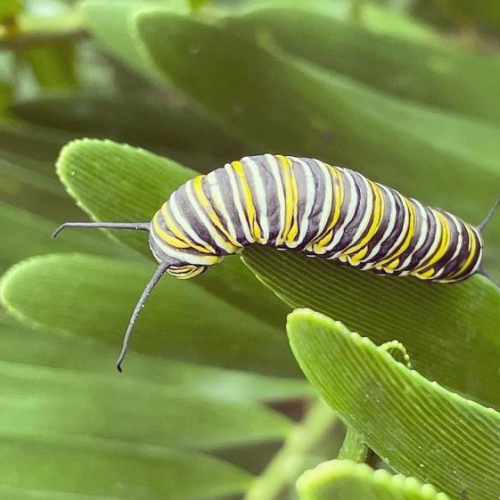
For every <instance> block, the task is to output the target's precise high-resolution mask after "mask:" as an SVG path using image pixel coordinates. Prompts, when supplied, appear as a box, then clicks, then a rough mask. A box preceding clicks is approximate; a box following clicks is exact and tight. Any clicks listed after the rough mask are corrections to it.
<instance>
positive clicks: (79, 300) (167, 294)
mask: <svg viewBox="0 0 500 500" xmlns="http://www.w3.org/2000/svg"><path fill="white" fill-rule="evenodd" d="M143 236H145V235H143ZM145 244H146V242H145ZM153 271H154V266H153V265H152V264H144V263H141V262H139V261H120V260H113V259H109V258H108V259H106V258H98V257H91V256H89V255H72V256H69V255H53V256H47V257H39V258H33V259H31V260H28V261H25V262H24V263H21V264H19V265H17V266H15V267H14V268H12V270H11V271H10V272H9V273H8V275H6V276H5V277H4V279H3V280H2V286H1V292H0V295H1V297H2V302H3V303H4V304H5V305H6V306H7V307H8V308H9V309H10V310H11V311H12V312H14V313H15V314H16V315H17V316H18V317H20V318H21V319H24V320H27V321H28V322H35V323H37V324H42V325H45V326H49V327H54V328H58V329H62V330H65V331H68V332H71V333H75V334H78V335H85V336H91V337H93V338H96V339H98V340H101V341H104V342H108V343H111V344H113V345H115V346H116V354H118V346H119V345H120V343H121V340H122V334H123V332H124V330H125V327H126V325H127V323H128V320H129V317H130V315H131V313H132V310H133V308H134V305H135V303H136V302H137V300H138V298H139V295H140V293H141V291H142V289H143V288H144V286H145V284H146V283H147V281H148V280H149V278H150V277H151V275H152V274H153ZM76 318H78V321H75V319H76ZM132 348H133V349H136V350H138V351H140V352H146V353H149V354H154V355H158V356H165V357H169V358H174V359H182V360H186V361H193V362H198V363H205V364H214V365H219V366H224V367H229V368H238V369H243V370H255V371H259V372H263V373H268V374H273V375H287V376H288V375H295V376H296V375H297V372H298V370H297V366H296V364H295V362H294V360H293V356H291V353H290V351H289V349H288V348H287V344H286V338H285V336H284V335H283V331H282V330H281V329H279V328H275V327H272V326H270V325H268V324H266V323H265V322H264V321H260V320H259V319H258V318H257V317H254V316H252V315H251V314H250V313H245V312H244V311H243V310H242V309H239V308H236V307H234V306H231V305H229V304H228V303H225V302H224V301H223V300H221V299H219V298H217V297H215V296H214V295H213V294H211V293H209V292H207V291H205V290H203V289H202V288H200V287H197V286H196V285H194V284H192V283H189V282H183V281H179V280H175V279H174V278H171V279H168V277H166V278H165V279H164V280H163V281H162V283H160V285H159V286H158V288H157V289H156V290H155V293H154V294H153V295H152V297H151V298H150V299H149V301H148V304H147V307H146V308H145V310H144V313H143V314H142V315H141V318H140V321H139V322H138V325H137V329H136V332H135V337H134V339H133V343H132ZM129 358H130V359H128V360H127V363H128V364H129V367H128V369H130V370H131V372H132V373H134V371H135V368H134V366H133V358H134V356H133V355H131V356H129ZM113 361H114V359H110V360H109V362H110V363H112V362H113Z"/></svg>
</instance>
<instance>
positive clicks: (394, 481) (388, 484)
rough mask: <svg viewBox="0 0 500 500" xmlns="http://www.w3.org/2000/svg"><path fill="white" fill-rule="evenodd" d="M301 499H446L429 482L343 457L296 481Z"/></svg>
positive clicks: (308, 472)
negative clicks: (343, 458) (373, 468)
mask: <svg viewBox="0 0 500 500" xmlns="http://www.w3.org/2000/svg"><path fill="white" fill-rule="evenodd" d="M297 489H298V491H299V495H300V498H301V500H332V499H338V500H351V499H354V498H359V499H361V498H362V499H363V500H448V496H447V495H445V494H444V493H438V492H437V491H436V490H435V488H434V487H433V486H431V485H429V484H422V483H421V482H420V481H417V480H416V479H413V478H406V477H404V476H401V475H395V476H393V475H391V474H389V473H388V472H387V471H385V470H377V471H374V470H372V469H371V468H370V467H368V465H365V464H356V463H354V462H350V461H347V460H332V461H331V462H324V463H322V464H321V465H319V466H318V467H316V468H315V469H313V470H310V471H307V472H306V473H304V474H303V475H302V477H301V478H300V479H299V480H298V482H297Z"/></svg>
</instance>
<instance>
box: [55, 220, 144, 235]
mask: <svg viewBox="0 0 500 500" xmlns="http://www.w3.org/2000/svg"><path fill="white" fill-rule="evenodd" d="M68 227H91V228H101V229H133V230H135V231H149V228H150V223H149V222H131V223H129V222H66V223H65V224H61V225H60V226H59V227H58V228H57V229H56V230H55V231H54V232H53V233H52V238H56V237H57V236H58V235H59V233H60V232H61V231H62V230H63V229H66V228H68Z"/></svg>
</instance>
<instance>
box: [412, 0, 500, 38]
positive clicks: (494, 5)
mask: <svg viewBox="0 0 500 500" xmlns="http://www.w3.org/2000/svg"><path fill="white" fill-rule="evenodd" d="M412 12H413V13H414V14H416V15H419V16H422V17H424V18H425V19H428V20H430V21H432V22H437V23H438V24H446V25H449V24H451V25H453V27H454V28H457V27H458V28H470V27H471V26H474V25H476V26H477V25H480V26H481V27H483V28H487V29H490V30H492V31H494V32H496V33H499V32H500V10H499V9H498V2H496V1H495V0H482V1H481V2H468V1H467V0H446V1H437V0H434V1H432V2H415V3H414V4H413V5H412Z"/></svg>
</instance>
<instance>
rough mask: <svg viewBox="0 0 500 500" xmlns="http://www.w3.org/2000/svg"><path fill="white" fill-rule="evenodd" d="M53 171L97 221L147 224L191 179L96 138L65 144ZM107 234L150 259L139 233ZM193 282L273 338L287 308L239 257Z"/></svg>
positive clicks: (189, 173) (175, 167) (160, 161)
mask: <svg viewBox="0 0 500 500" xmlns="http://www.w3.org/2000/svg"><path fill="white" fill-rule="evenodd" d="M57 168H58V173H59V176H60V178H61V180H62V182H63V184H65V186H66V187H67V189H68V191H69V193H70V194H71V195H72V196H73V198H75V199H76V200H77V203H78V204H79V206H80V207H81V208H82V209H83V210H85V211H86V212H87V213H89V214H91V216H92V218H93V219H95V220H100V221H134V222H145V221H150V220H151V219H152V217H153V215H154V214H155V213H156V211H157V210H158V209H159V208H160V206H161V205H162V204H163V203H164V202H165V200H166V199H167V198H168V197H169V196H170V194H171V193H172V191H174V190H175V189H176V188H177V187H179V186H180V185H181V184H182V183H184V182H186V181H187V180H188V179H190V178H191V177H193V176H195V175H196V172H195V171H194V170H191V169H188V168H186V167H183V166H181V165H179V164H177V163H175V162H173V161H171V160H168V159H165V158H161V157H159V156H156V155H154V154H152V153H148V152H147V151H144V150H140V149H135V148H132V147H130V146H122V145H118V144H114V143H112V142H109V141H96V140H83V141H75V142H72V143H70V144H69V145H68V146H67V147H65V148H64V150H63V151H62V153H61V156H60V158H59V160H58V163H57ZM109 234H112V235H113V237H114V238H116V239H117V240H119V241H122V242H124V243H126V244H127V245H128V246H130V247H132V248H134V249H135V250H137V251H139V252H141V253H142V254H143V255H146V256H148V258H151V254H150V251H149V246H148V244H147V240H146V239H145V238H144V234H137V233H134V232H133V231H114V232H109ZM192 283H194V285H195V286H200V287H202V288H204V289H206V290H209V291H211V292H212V293H214V294H216V295H217V296H218V297H220V298H223V299H224V300H225V301H226V302H228V303H229V304H231V305H235V306H237V307H238V308H240V309H241V310H242V311H243V312H244V313H245V315H247V314H249V313H250V314H253V315H254V316H255V317H257V318H259V319H260V320H262V321H265V322H266V323H268V324H269V325H271V326H273V327H275V328H276V329H277V330H276V333H275V336H276V335H277V334H278V330H279V332H281V331H282V327H283V324H284V318H285V316H286V314H287V313H288V311H289V308H288V307H286V306H285V305H284V304H282V303H281V302H280V301H279V300H277V299H276V298H275V297H274V296H273V294H272V293H270V292H269V291H267V290H266V289H264V288H263V287H262V286H261V285H260V284H259V283H258V281H257V280H256V279H255V278H254V276H253V275H252V273H251V272H250V271H249V270H248V269H246V268H245V266H243V265H242V264H241V262H240V261H239V259H238V258H236V257H233V258H229V259H226V261H225V262H224V265H223V266H219V267H218V268H217V269H213V270H211V272H208V273H206V274H205V275H204V276H201V277H200V278H199V279H196V280H193V281H192ZM140 288H142V287H140ZM138 290H139V288H138Z"/></svg>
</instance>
